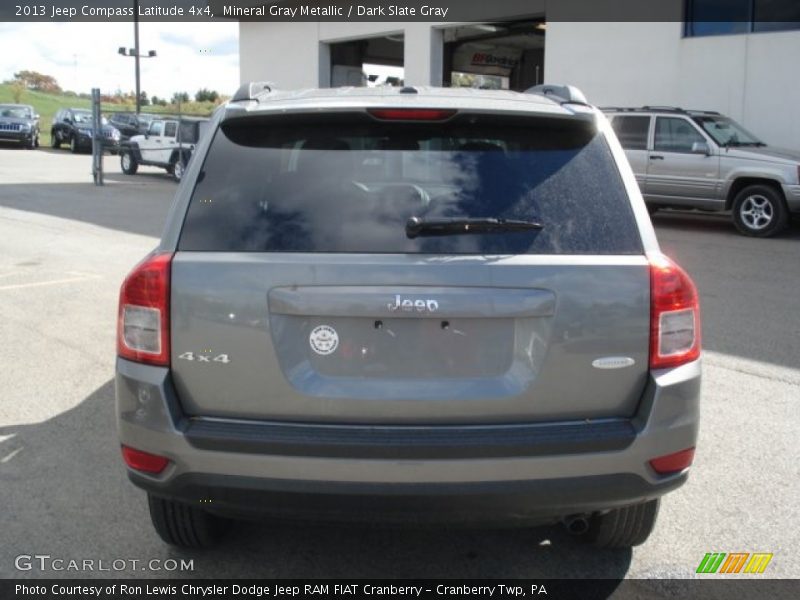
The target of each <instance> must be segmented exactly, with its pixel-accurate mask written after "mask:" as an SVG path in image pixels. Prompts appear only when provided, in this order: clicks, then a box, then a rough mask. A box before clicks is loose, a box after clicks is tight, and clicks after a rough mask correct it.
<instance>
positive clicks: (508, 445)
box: [116, 360, 700, 522]
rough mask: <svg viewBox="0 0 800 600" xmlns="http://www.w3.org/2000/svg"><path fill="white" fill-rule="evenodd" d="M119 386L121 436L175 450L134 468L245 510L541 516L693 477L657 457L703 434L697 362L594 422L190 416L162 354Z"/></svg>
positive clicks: (123, 368) (200, 500)
mask: <svg viewBox="0 0 800 600" xmlns="http://www.w3.org/2000/svg"><path fill="white" fill-rule="evenodd" d="M116 389H117V414H118V425H119V435H120V441H121V443H123V444H125V445H128V446H131V447H134V448H137V449H140V450H144V451H146V452H151V453H154V454H159V455H163V456H167V457H169V458H170V460H171V461H172V462H171V463H170V465H169V466H168V467H167V468H166V469H165V470H164V472H163V473H161V474H159V475H158V476H150V475H146V474H142V473H138V472H134V471H129V476H130V478H131V480H132V481H133V482H134V483H135V484H136V485H137V486H139V487H141V488H143V489H146V490H147V491H149V492H150V493H153V494H156V495H159V496H162V497H168V498H174V499H178V500H181V501H185V502H189V503H194V504H197V505H199V506H202V507H203V508H205V509H207V510H211V511H214V512H218V513H221V514H229V515H236V516H246V515H273V516H282V517H287V516H298V517H301V518H308V517H321V518H324V519H331V520H349V519H352V518H357V519H369V520H374V519H380V520H387V521H394V520H397V521H401V522H409V521H436V522H446V521H459V522H461V521H475V520H481V521H487V522H500V521H507V520H512V521H516V522H518V521H528V522H543V521H547V520H552V519H557V518H559V517H562V516H565V515H569V514H575V513H592V512H597V511H603V510H607V509H611V508H614V507H618V506H624V505H628V504H633V503H637V502H641V501H645V500H649V499H652V498H655V497H658V496H661V495H663V494H665V493H667V492H669V491H671V490H673V489H675V488H677V487H679V486H680V485H681V484H683V483H684V481H685V480H686V477H687V472H686V471H683V472H681V473H676V474H672V475H668V476H661V475H658V474H657V473H655V472H654V471H653V470H652V469H651V468H650V466H649V464H648V461H649V460H651V459H652V458H655V457H658V456H663V455H666V454H670V453H673V452H677V451H680V450H683V449H685V448H689V447H693V446H694V445H695V442H696V438H697V430H698V419H699V395H700V362H699V361H698V362H695V363H692V364H689V365H684V366H682V367H678V368H676V369H669V370H664V371H657V372H654V373H652V374H651V377H650V381H649V383H648V385H647V388H646V391H645V394H644V396H643V398H642V401H641V403H640V406H639V409H638V411H637V414H636V415H634V416H633V417H632V418H631V419H616V420H606V421H597V422H594V423H589V424H587V423H584V422H580V423H577V422H568V423H560V424H531V425H510V426H503V425H499V426H492V427H433V428H407V427H405V428H404V427H373V428H369V427H367V428H354V427H351V426H342V427H337V426H324V427H325V429H326V432H325V433H326V435H322V433H323V432H321V431H319V430H318V429H319V426H315V425H309V424H296V423H295V424H286V423H283V424H281V423H252V422H235V421H230V420H225V421H219V420H217V421H216V422H213V421H192V420H189V419H186V418H185V417H184V416H183V414H182V413H181V410H180V406H179V404H178V402H177V399H176V397H175V393H174V390H173V389H172V383H171V380H170V376H169V370H168V369H164V368H158V367H149V366H144V365H139V364H135V363H131V362H128V361H125V360H118V361H117V378H116ZM356 429H358V430H357V431H356ZM415 429H416V430H417V431H416V434H415V431H414V430H415ZM423 431H424V432H426V433H423ZM431 432H433V433H431Z"/></svg>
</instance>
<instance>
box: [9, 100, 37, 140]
mask: <svg viewBox="0 0 800 600" xmlns="http://www.w3.org/2000/svg"><path fill="white" fill-rule="evenodd" d="M0 142H17V143H18V144H20V145H22V146H24V147H25V148H29V149H31V150H33V149H34V148H38V147H39V115H37V114H36V111H34V110H33V107H32V106H30V105H28V104H0Z"/></svg>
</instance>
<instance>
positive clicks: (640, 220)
mask: <svg viewBox="0 0 800 600" xmlns="http://www.w3.org/2000/svg"><path fill="white" fill-rule="evenodd" d="M562 89H566V88H562ZM567 95H568V96H569V97H568V98H566V99H564V98H558V97H557V96H553V95H551V96H550V97H545V96H542V95H539V94H520V93H513V92H501V91H486V90H470V89H434V88H410V87H407V88H403V89H400V90H398V89H397V88H382V89H364V88H358V89H335V90H311V91H303V92H281V91H273V90H271V89H270V87H269V86H267V85H264V84H251V85H246V86H244V87H243V88H242V89H241V90H240V91H239V92H238V93H237V94H236V95H235V96H234V98H233V100H232V101H231V102H229V103H228V104H227V105H225V106H224V107H222V108H221V109H220V110H218V111H217V113H216V114H215V116H214V118H213V120H212V122H211V127H210V129H209V135H207V136H204V137H203V139H202V141H201V142H200V144H199V145H198V147H197V149H196V158H195V160H193V161H192V162H191V163H190V164H189V167H188V169H187V171H186V176H185V177H184V179H183V181H182V182H181V184H180V186H179V188H178V191H177V193H176V196H175V200H174V203H173V206H172V208H171V211H170V214H169V217H168V221H167V224H166V228H165V232H164V235H163V238H162V239H161V242H160V244H159V245H158V247H157V248H156V249H155V250H154V251H153V253H152V254H150V255H149V256H148V257H146V258H145V259H144V260H143V262H141V263H140V264H139V265H138V266H136V267H135V268H134V269H133V271H132V272H131V273H130V275H129V276H128V277H127V279H126V280H125V282H124V283H123V285H122V290H121V294H120V303H119V331H118V360H117V366H116V397H117V416H118V426H119V436H120V440H121V444H122V454H123V457H124V460H125V462H126V464H127V467H128V474H129V476H130V479H131V480H132V481H133V483H135V484H136V485H137V486H139V487H141V488H143V489H144V490H146V491H147V494H148V497H149V506H150V514H151V516H152V521H153V524H154V526H155V529H156V531H157V532H158V533H159V535H160V536H161V537H162V538H163V539H164V540H165V541H166V542H168V543H170V544H175V545H182V546H203V545H207V544H210V543H211V542H213V541H214V540H215V538H216V536H217V535H218V534H219V533H220V531H221V530H222V529H223V528H224V523H225V522H226V521H225V518H230V517H237V516H254V515H255V516H259V515H265V516H273V517H275V516H277V517H281V518H283V517H285V518H290V517H295V518H297V517H299V518H306V517H315V518H322V519H326V520H339V519H345V520H346V519H368V520H373V519H380V520H383V521H400V522H403V523H411V522H421V521H434V522H444V521H450V522H453V521H455V522H469V521H488V522H499V521H511V522H514V523H519V524H536V523H547V522H558V521H563V522H564V523H565V524H566V526H567V528H568V530H569V531H570V532H572V533H575V534H579V535H581V536H583V537H585V538H586V539H590V540H593V541H594V542H595V543H597V544H599V545H601V546H617V547H619V546H632V545H636V544H640V543H642V542H643V541H644V540H645V539H646V538H647V536H648V535H649V533H650V531H651V530H652V528H653V526H654V523H655V520H656V513H657V510H658V505H659V498H660V496H662V495H663V494H665V493H667V492H669V491H671V490H674V489H676V488H677V487H678V486H680V485H681V484H683V483H684V481H685V480H686V478H687V476H688V470H689V466H690V464H691V462H692V458H693V455H694V447H695V441H696V437H697V428H698V416H699V406H698V402H699V393H700V372H701V369H700V318H699V308H698V296H697V292H696V290H695V286H694V285H693V283H692V281H691V279H690V278H689V277H688V275H687V274H686V273H685V272H684V271H683V270H682V269H681V268H680V267H678V266H677V265H676V264H675V263H674V262H672V261H670V260H669V259H668V258H666V257H665V256H663V255H662V254H660V252H659V248H658V243H657V241H656V237H655V234H654V232H653V228H652V225H651V223H650V219H649V217H648V214H647V210H646V207H645V204H644V202H643V201H642V198H641V195H640V193H639V189H638V187H637V185H636V180H635V178H634V176H633V173H632V171H631V169H630V167H629V166H628V163H627V161H626V159H625V155H624V153H623V151H622V148H621V147H620V145H619V143H618V142H617V140H616V137H615V136H614V133H613V131H612V129H611V128H610V127H609V125H608V121H607V120H606V118H605V116H604V115H603V114H602V113H601V112H600V111H598V110H597V109H595V108H593V107H591V106H589V105H588V104H586V103H584V102H582V101H581V100H580V99H579V98H576V97H573V96H572V94H571V93H570V94H567Z"/></svg>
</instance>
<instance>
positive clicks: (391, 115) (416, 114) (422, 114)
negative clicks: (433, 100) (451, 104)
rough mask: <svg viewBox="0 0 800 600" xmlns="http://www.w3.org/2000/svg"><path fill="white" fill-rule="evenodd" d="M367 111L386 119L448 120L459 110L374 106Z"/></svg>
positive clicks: (377, 117)
mask: <svg viewBox="0 0 800 600" xmlns="http://www.w3.org/2000/svg"><path fill="white" fill-rule="evenodd" d="M367 112H368V113H369V114H371V115H372V116H373V117H375V118H376V119H381V120H384V121H446V120H447V119H449V118H450V117H452V116H453V115H455V114H456V112H457V111H455V110H442V109H438V108H373V109H370V110H368V111H367Z"/></svg>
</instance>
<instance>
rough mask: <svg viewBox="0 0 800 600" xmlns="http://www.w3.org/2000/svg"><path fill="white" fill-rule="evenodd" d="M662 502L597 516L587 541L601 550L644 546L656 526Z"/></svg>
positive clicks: (591, 522)
mask: <svg viewBox="0 0 800 600" xmlns="http://www.w3.org/2000/svg"><path fill="white" fill-rule="evenodd" d="M659 505H660V500H659V499H655V500H650V501H649V502H643V503H641V504H634V505H633V506H626V507H624V508H615V509H614V510H611V511H609V512H607V513H605V514H602V515H595V516H594V517H592V519H591V521H590V522H589V531H588V532H587V539H588V540H589V541H591V542H592V543H593V544H594V545H595V546H598V547H600V548H630V547H631V546H638V545H640V544H643V543H644V542H645V540H647V538H648V537H650V534H651V533H652V532H653V529H654V528H655V525H656V517H658V508H659Z"/></svg>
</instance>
